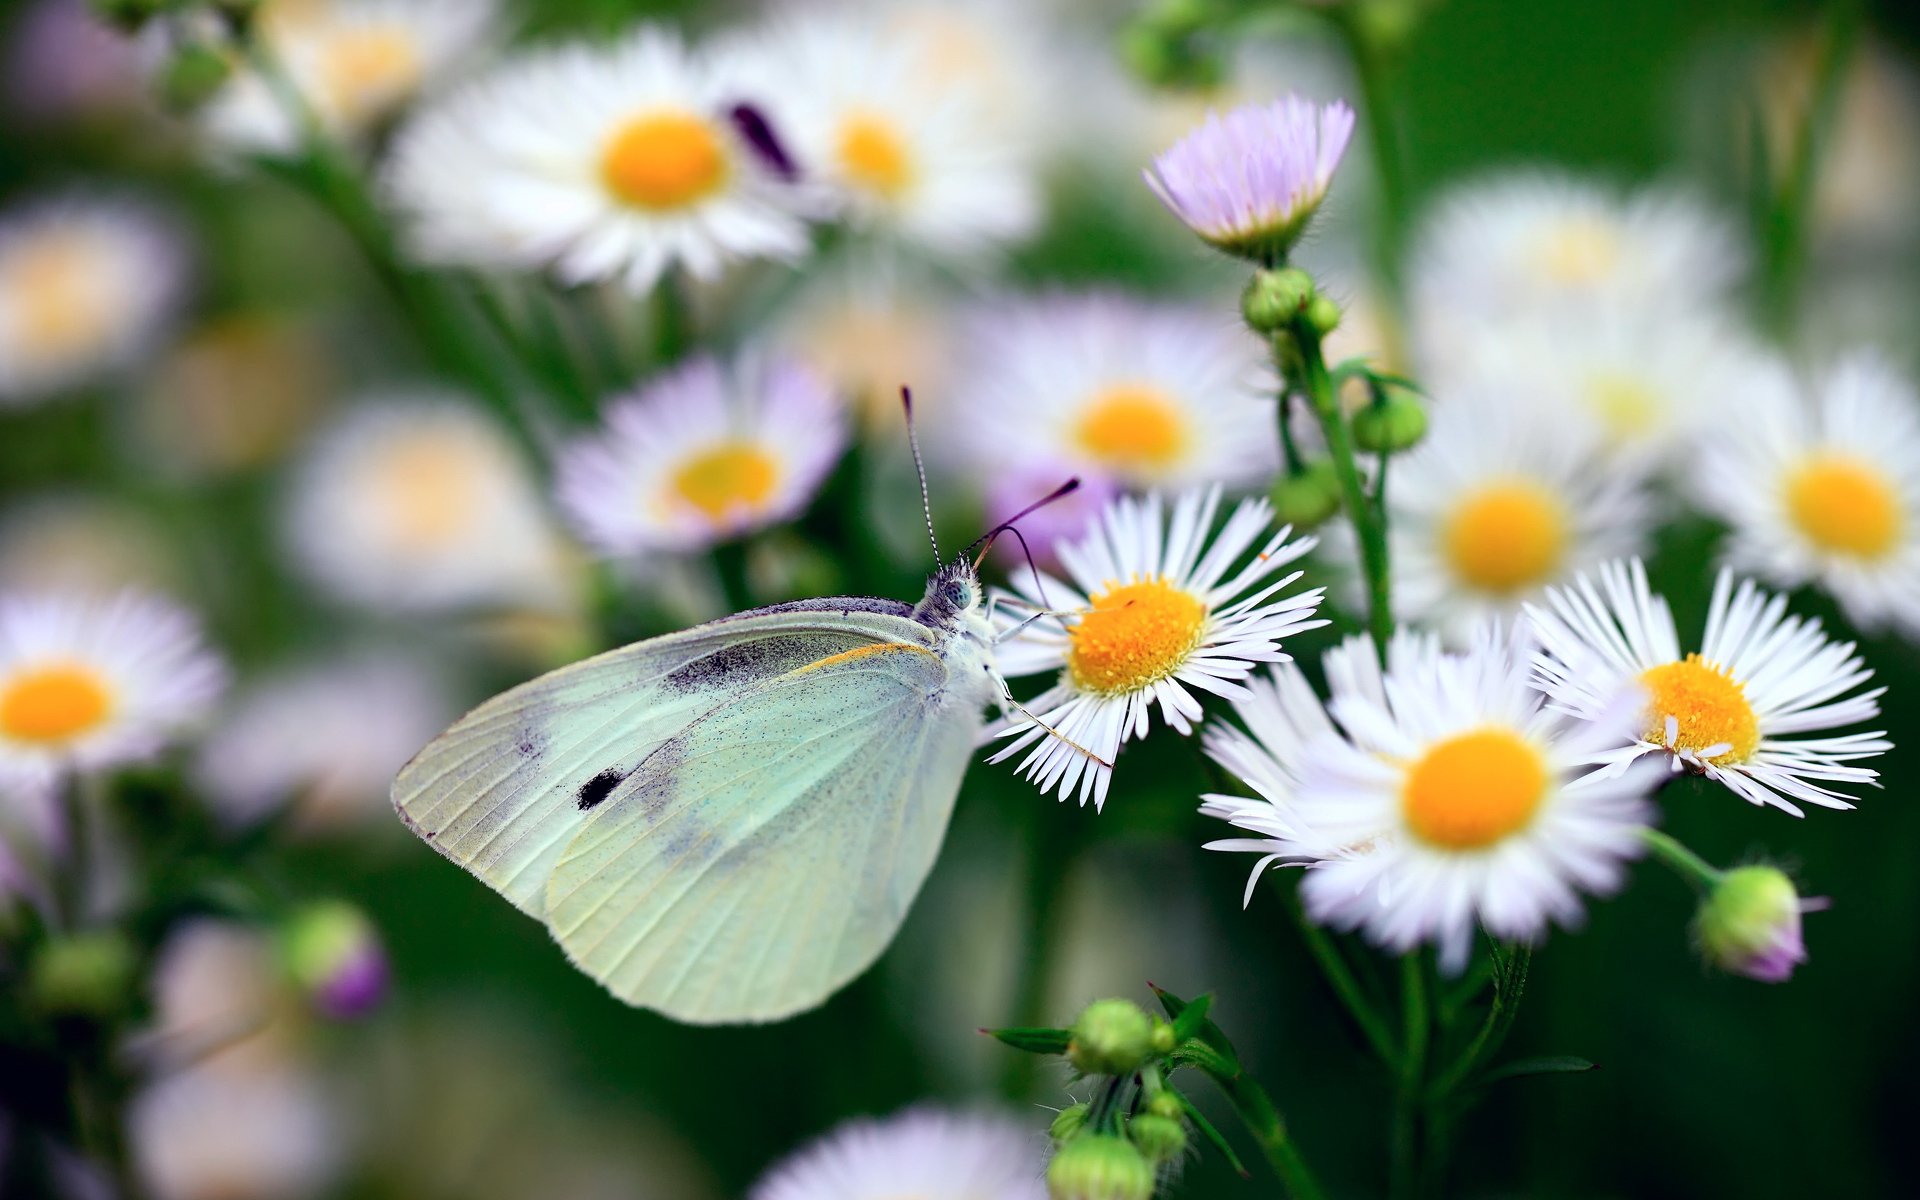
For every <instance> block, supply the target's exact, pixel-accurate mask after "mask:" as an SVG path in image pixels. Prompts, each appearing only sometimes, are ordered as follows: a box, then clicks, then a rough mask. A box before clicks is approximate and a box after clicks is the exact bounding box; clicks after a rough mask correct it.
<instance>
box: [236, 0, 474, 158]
mask: <svg viewBox="0 0 1920 1200" xmlns="http://www.w3.org/2000/svg"><path fill="white" fill-rule="evenodd" d="M499 18H500V6H499V4H498V3H497V2H496V0H272V2H271V3H268V4H266V5H264V6H263V7H262V9H261V11H260V14H259V16H258V17H257V18H255V22H256V29H257V32H258V36H259V37H260V39H261V41H262V43H263V44H264V46H265V48H266V50H267V51H268V53H270V54H272V55H273V56H274V57H275V59H277V60H278V62H279V65H280V67H281V69H282V70H284V71H285V72H286V74H287V79H288V82H290V83H291V84H292V85H293V87H294V89H295V90H296V91H298V92H299V93H300V96H301V98H302V99H303V100H304V101H305V102H306V104H307V107H308V108H309V109H310V110H311V111H312V113H313V115H314V117H315V118H316V119H317V120H318V121H319V123H320V126H321V128H323V129H324V130H326V131H327V132H328V133H330V134H332V135H333V136H335V137H339V138H345V139H348V140H356V139H359V138H362V137H365V136H366V135H367V134H368V133H370V132H372V131H373V130H374V128H375V127H376V126H378V125H379V124H380V123H381V122H382V121H384V120H386V119H388V118H390V117H392V116H393V115H394V114H395V113H396V112H398V111H399V109H400V108H401V107H402V106H403V105H405V104H407V103H408V102H410V101H411V100H413V99H414V98H415V97H416V96H418V95H420V94H422V93H425V92H428V91H431V90H433V89H434V88H436V87H438V86H441V85H444V84H445V83H446V82H448V81H449V80H450V79H451V78H452V77H454V76H455V75H457V74H459V73H460V71H461V70H462V69H464V68H466V67H468V66H469V65H471V64H472V63H473V62H474V60H475V59H477V58H478V57H479V56H480V54H481V52H482V51H483V50H484V49H485V48H486V47H487V46H488V44H489V43H491V42H492V41H494V40H495V38H497V37H498V35H499ZM201 119H202V121H203V123H204V126H205V128H206V130H207V132H208V134H209V135H210V136H211V137H212V138H213V139H214V140H215V141H217V142H219V143H220V144H222V145H225V146H229V147H232V148H234V149H238V150H260V151H267V152H270V153H287V152H290V151H294V150H297V149H298V148H299V144H300V134H301V131H300V128H299V126H298V125H296V124H295V123H294V121H293V119H292V118H291V117H290V116H289V114H288V113H287V111H286V108H285V107H284V106H283V105H282V103H281V102H280V99H279V97H277V96H275V95H274V92H273V89H272V88H271V87H270V86H269V85H268V84H267V82H266V81H265V80H263V79H262V78H260V76H258V75H257V74H255V73H253V72H251V71H246V72H242V73H241V74H239V75H237V76H236V77H235V78H233V79H232V80H231V81H230V82H229V83H228V84H227V86H225V87H224V88H222V89H221V90H220V92H219V93H218V94H217V95H216V96H215V97H214V98H213V100H212V101H211V102H210V103H209V104H208V105H207V106H206V108H205V109H204V110H203V111H202V113H201Z"/></svg>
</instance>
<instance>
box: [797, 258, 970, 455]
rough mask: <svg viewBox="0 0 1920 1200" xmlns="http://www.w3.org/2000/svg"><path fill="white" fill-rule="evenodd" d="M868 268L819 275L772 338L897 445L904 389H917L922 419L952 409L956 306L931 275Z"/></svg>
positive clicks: (853, 266)
mask: <svg viewBox="0 0 1920 1200" xmlns="http://www.w3.org/2000/svg"><path fill="white" fill-rule="evenodd" d="M862 266H863V262H862V260H859V259H858V258H857V257H856V259H855V260H854V261H852V262H843V263H841V264H839V265H838V267H837V269H829V270H824V271H815V272H814V274H813V275H812V277H811V278H810V279H809V280H808V281H807V283H806V285H805V286H804V287H803V288H802V289H801V290H800V292H799V293H798V294H797V295H796V296H795V297H794V299H793V302H792V303H791V304H789V305H788V306H786V307H785V308H783V309H782V310H781V312H780V314H779V316H778V317H776V318H775V328H774V330H773V332H772V339H773V342H774V344H775V345H777V346H779V347H780V348H781V349H783V350H785V351H786V352H787V353H788V354H791V355H792V356H793V357H794V358H797V359H799V360H800V361H801V362H803V363H806V364H807V365H808V366H810V367H812V368H813V369H815V370H816V371H818V372H820V374H821V375H823V376H824V377H825V378H826V379H827V380H828V381H829V382H830V383H831V384H832V386H833V388H834V390H835V391H836V392H838V393H839V394H841V395H842V396H844V397H846V399H847V400H848V401H849V403H850V404H851V405H852V407H853V409H854V411H855V412H856V413H857V414H858V416H859V420H860V424H861V426H862V427H863V428H865V429H869V430H873V431H876V435H877V436H879V437H882V438H884V439H885V440H884V441H883V442H882V444H893V445H896V446H897V445H899V444H900V389H901V387H903V386H905V387H910V388H912V389H913V398H914V409H915V412H916V414H917V415H918V416H919V417H920V419H921V420H923V421H929V422H931V421H932V420H933V418H932V417H931V414H933V413H935V412H938V411H939V410H940V409H941V408H943V407H944V406H947V405H950V404H952V403H953V397H952V395H951V394H950V393H951V386H950V377H951V375H952V374H953V369H954V362H953V358H954V341H955V338H954V332H953V326H954V324H955V319H954V314H953V312H952V307H953V304H952V301H951V300H950V299H949V298H948V297H946V296H945V295H943V294H942V291H941V288H940V286H939V284H937V283H936V282H935V281H934V280H933V278H932V277H931V275H932V273H931V272H923V271H912V270H908V269H896V270H893V271H889V272H886V273H885V274H884V275H881V274H878V273H875V272H872V271H867V270H864V269H862ZM902 268H904V264H902Z"/></svg>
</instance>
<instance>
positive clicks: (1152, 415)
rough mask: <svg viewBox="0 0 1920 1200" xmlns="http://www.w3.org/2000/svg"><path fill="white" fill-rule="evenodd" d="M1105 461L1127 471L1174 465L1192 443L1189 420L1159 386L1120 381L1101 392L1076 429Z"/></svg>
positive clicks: (1082, 440) (1084, 443) (1091, 451)
mask: <svg viewBox="0 0 1920 1200" xmlns="http://www.w3.org/2000/svg"><path fill="white" fill-rule="evenodd" d="M1074 432H1075V436H1076V437H1077V438H1078V440H1079V442H1080V445H1081V447H1082V448H1084V449H1085V450H1086V451H1087V452H1088V453H1089V454H1091V455H1093V457H1094V458H1095V459H1097V460H1099V461H1100V462H1101V463H1103V464H1105V465H1107V466H1109V467H1115V468H1119V469H1122V470H1126V469H1129V468H1131V469H1134V470H1139V469H1150V468H1158V467H1167V466H1171V465H1172V464H1174V463H1175V462H1178V461H1179V459H1180V456H1181V454H1182V453H1184V452H1185V450H1186V448H1187V438H1188V434H1187V420H1186V416H1185V415H1184V414H1183V413H1182V412H1181V411H1180V407H1179V406H1178V405H1177V404H1175V403H1174V402H1173V401H1172V400H1171V399H1169V398H1168V396H1167V394H1166V393H1165V392H1163V391H1161V390H1160V389H1158V388H1154V387H1148V386H1145V385H1143V384H1136V383H1123V384H1116V385H1114V386H1113V387H1109V388H1107V389H1106V390H1105V391H1102V392H1100V393H1098V394H1096V395H1095V396H1094V397H1093V398H1092V400H1090V401H1089V402H1088V403H1087V406H1086V408H1085V409H1083V410H1082V412H1081V414H1080V423H1079V426H1078V428H1077V429H1076V430H1075V431H1074Z"/></svg>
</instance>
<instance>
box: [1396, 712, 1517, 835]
mask: <svg viewBox="0 0 1920 1200" xmlns="http://www.w3.org/2000/svg"><path fill="white" fill-rule="evenodd" d="M1547 783H1548V772H1547V764H1546V762H1545V760H1543V759H1542V758H1541V757H1540V752H1539V751H1538V750H1535V749H1534V748H1533V747H1532V746H1531V745H1529V744H1528V743H1527V741H1526V740H1525V739H1524V738H1522V737H1521V736H1520V735H1519V734H1517V733H1515V732H1513V731H1512V730H1509V729H1481V730H1476V731H1475V732H1473V733H1463V734H1460V735H1459V736H1457V737H1452V738H1448V739H1447V740H1446V741H1444V742H1441V743H1439V744H1438V745H1435V746H1434V747H1433V748H1432V749H1430V750H1428V751H1427V752H1426V753H1425V754H1424V755H1422V756H1421V757H1420V759H1419V760H1418V761H1417V762H1415V763H1414V764H1413V768H1412V769H1411V770H1409V771H1408V772H1407V779H1406V782H1405V783H1404V784H1402V785H1401V789H1400V807H1401V812H1402V814H1403V815H1404V816H1405V818H1406V822H1407V828H1408V829H1410V830H1412V831H1413V835H1414V836H1415V837H1417V838H1419V839H1420V840H1421V841H1423V842H1425V843H1427V844H1428V845H1430V846H1438V847H1440V848H1441V849H1444V850H1479V849H1482V848H1483V847H1486V846H1491V845H1493V844H1494V843H1496V842H1499V841H1501V840H1503V839H1505V838H1507V837H1509V836H1511V835H1512V834H1515V833H1518V832H1519V831H1520V830H1522V829H1525V828H1526V827H1527V825H1528V824H1529V823H1531V822H1532V820H1533V815H1534V813H1535V812H1536V811H1537V810H1538V809H1539V807H1540V801H1541V800H1542V799H1543V798H1544V797H1545V796H1546V794H1547Z"/></svg>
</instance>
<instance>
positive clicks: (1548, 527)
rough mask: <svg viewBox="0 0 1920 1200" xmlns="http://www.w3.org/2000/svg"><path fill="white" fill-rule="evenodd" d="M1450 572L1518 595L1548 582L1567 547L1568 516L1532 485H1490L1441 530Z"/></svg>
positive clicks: (1481, 585) (1475, 583) (1555, 500)
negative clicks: (1450, 566) (1450, 568)
mask: <svg viewBox="0 0 1920 1200" xmlns="http://www.w3.org/2000/svg"><path fill="white" fill-rule="evenodd" d="M1442 540H1443V542H1444V546H1445V551H1446V557H1447V562H1448V563H1449V564H1451V565H1452V567H1453V571H1454V574H1456V575H1458V576H1459V577H1460V578H1461V579H1463V580H1465V581H1466V582H1467V583H1468V584H1470V585H1472V586H1473V587H1476V588H1479V589H1481V590H1482V591H1488V592H1502V593H1509V592H1518V591H1522V590H1525V589H1527V588H1531V587H1534V586H1537V585H1538V584H1541V583H1544V582H1546V581H1547V580H1548V579H1550V578H1552V576H1553V575H1554V573H1555V572H1556V571H1557V570H1559V567H1560V560H1561V557H1562V556H1563V555H1564V554H1565V552H1566V548H1567V512H1566V507H1565V506H1564V505H1562V504H1561V503H1560V499H1559V497H1557V496H1555V495H1554V494H1553V493H1551V492H1549V491H1548V490H1547V489H1545V488H1543V487H1541V486H1540V485H1539V484H1537V483H1533V482H1530V481H1526V480H1514V481H1512V482H1507V483H1495V484H1489V485H1487V486H1485V487H1483V488H1481V489H1480V490H1478V491H1476V492H1472V493H1469V494H1468V496H1467V498H1466V499H1465V500H1464V501H1462V502H1461V503H1460V505H1459V506H1458V507H1456V508H1455V509H1454V510H1453V515H1452V517H1450V518H1449V519H1448V520H1447V522H1446V525H1445V528H1444V530H1443V531H1442Z"/></svg>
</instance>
